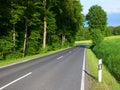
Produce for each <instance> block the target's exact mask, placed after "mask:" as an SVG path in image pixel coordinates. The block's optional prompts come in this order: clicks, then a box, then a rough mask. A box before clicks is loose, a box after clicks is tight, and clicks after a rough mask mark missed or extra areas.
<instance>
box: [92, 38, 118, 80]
mask: <svg viewBox="0 0 120 90" xmlns="http://www.w3.org/2000/svg"><path fill="white" fill-rule="evenodd" d="M93 51H94V52H95V54H96V55H97V57H98V58H102V59H103V63H104V64H105V65H106V67H107V68H108V69H109V71H110V72H111V73H112V74H113V75H114V76H115V78H116V79H117V80H118V81H119V82H120V55H119V54H120V39H111V40H104V41H103V42H101V43H100V44H98V45H96V46H95V47H94V48H93Z"/></svg>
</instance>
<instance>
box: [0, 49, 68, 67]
mask: <svg viewBox="0 0 120 90" xmlns="http://www.w3.org/2000/svg"><path fill="white" fill-rule="evenodd" d="M65 49H67V48H63V49H59V50H55V51H49V52H47V53H43V54H37V55H32V56H26V57H23V58H18V59H7V60H0V66H5V65H9V64H13V63H18V62H22V61H27V60H31V59H33V58H37V57H41V56H45V55H49V54H52V53H56V52H59V51H62V50H65Z"/></svg>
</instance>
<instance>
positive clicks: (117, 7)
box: [80, 0, 120, 26]
mask: <svg viewBox="0 0 120 90" xmlns="http://www.w3.org/2000/svg"><path fill="white" fill-rule="evenodd" d="M80 2H81V4H82V5H83V14H85V15H86V14H87V13H88V10H89V8H90V7H91V6H92V5H99V6H101V7H102V8H103V9H104V11H106V12H107V18H108V26H118V25H120V0H80Z"/></svg>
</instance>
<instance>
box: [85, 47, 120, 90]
mask: <svg viewBox="0 0 120 90" xmlns="http://www.w3.org/2000/svg"><path fill="white" fill-rule="evenodd" d="M87 63H88V70H89V75H88V80H89V90H120V84H119V83H118V82H117V81H116V80H115V78H114V77H113V76H112V75H111V73H110V72H109V71H108V69H107V68H106V67H105V66H104V65H103V66H102V70H103V71H102V82H101V83H99V82H98V80H97V79H98V67H97V66H98V59H97V58H96V56H95V55H94V53H93V52H92V51H91V50H90V49H87Z"/></svg>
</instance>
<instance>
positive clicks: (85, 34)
mask: <svg viewBox="0 0 120 90" xmlns="http://www.w3.org/2000/svg"><path fill="white" fill-rule="evenodd" d="M90 39H91V35H90V31H89V29H88V27H84V28H80V29H79V30H78V31H77V33H76V41H80V40H90Z"/></svg>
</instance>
